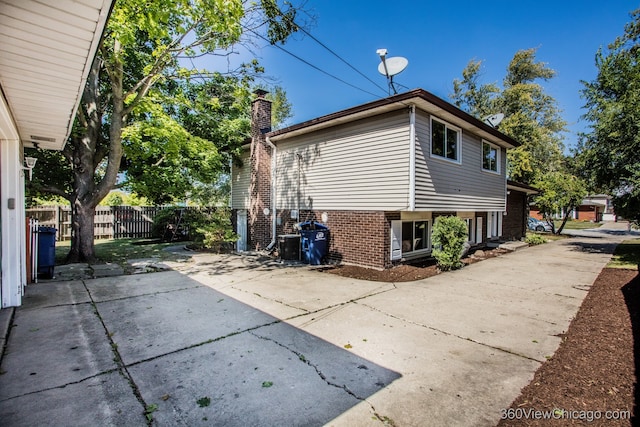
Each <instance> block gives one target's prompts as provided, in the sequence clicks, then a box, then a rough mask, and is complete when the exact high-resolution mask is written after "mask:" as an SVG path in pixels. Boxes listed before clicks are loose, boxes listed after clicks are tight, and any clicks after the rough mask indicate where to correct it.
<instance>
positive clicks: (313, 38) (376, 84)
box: [292, 22, 388, 92]
mask: <svg viewBox="0 0 640 427" xmlns="http://www.w3.org/2000/svg"><path fill="white" fill-rule="evenodd" d="M292 23H293V24H294V25H295V26H296V27H297V28H298V29H299V30H300V31H302V32H303V33H305V34H306V35H307V36H309V37H311V39H312V40H313V41H315V42H316V43H318V44H319V45H320V46H322V47H323V48H325V49H326V50H328V51H329V52H331V54H332V55H333V56H335V57H336V58H338V59H339V60H340V61H342V62H344V63H345V64H347V66H349V68H351V69H352V70H353V71H355V72H356V73H358V74H360V75H361V76H362V77H364V78H365V79H367V80H369V81H370V82H371V83H373V84H374V85H375V86H376V87H377V88H378V89H380V90H382V91H383V92H388V90H387V89H385V88H383V87H382V86H380V85H379V84H378V83H376V82H375V81H373V80H371V79H370V78H369V77H368V76H367V75H365V74H364V73H363V72H362V71H360V70H358V69H357V68H356V67H354V66H353V65H351V64H350V63H349V62H348V61H347V60H346V59H344V58H342V57H341V56H340V55H338V54H337V53H335V52H334V51H333V50H331V48H329V47H328V46H327V45H325V44H324V43H322V42H321V41H320V40H318V39H317V38H315V37H314V36H313V35H311V33H309V32H308V31H307V30H305V29H304V28H303V27H301V26H299V25H298V24H296V23H294V22H292Z"/></svg>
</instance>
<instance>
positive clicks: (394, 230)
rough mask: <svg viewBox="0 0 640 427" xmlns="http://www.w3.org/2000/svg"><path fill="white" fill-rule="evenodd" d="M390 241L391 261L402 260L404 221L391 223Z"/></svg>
mask: <svg viewBox="0 0 640 427" xmlns="http://www.w3.org/2000/svg"><path fill="white" fill-rule="evenodd" d="M389 241H390V242H391V247H390V249H389V254H390V258H391V261H398V260H400V259H402V221H401V220H393V221H391V229H390V234H389Z"/></svg>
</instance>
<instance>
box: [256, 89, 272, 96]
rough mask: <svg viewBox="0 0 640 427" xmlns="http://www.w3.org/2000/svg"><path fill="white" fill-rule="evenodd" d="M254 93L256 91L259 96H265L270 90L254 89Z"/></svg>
mask: <svg viewBox="0 0 640 427" xmlns="http://www.w3.org/2000/svg"><path fill="white" fill-rule="evenodd" d="M253 93H255V94H256V95H258V98H264V96H265V95H266V94H268V93H269V91H268V90H264V89H256V90H254V91H253Z"/></svg>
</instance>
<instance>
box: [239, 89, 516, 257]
mask: <svg viewBox="0 0 640 427" xmlns="http://www.w3.org/2000/svg"><path fill="white" fill-rule="evenodd" d="M257 93H258V99H256V100H255V101H254V103H253V109H252V116H253V126H252V141H251V144H250V145H248V146H247V147H246V148H247V149H246V151H245V154H244V156H243V158H242V165H234V167H233V170H232V202H231V206H232V209H233V210H234V212H235V214H234V215H235V217H234V222H235V225H236V231H237V232H238V233H239V235H240V236H241V239H240V241H239V242H238V249H239V250H245V249H251V250H255V249H264V248H266V247H269V246H273V245H275V244H276V241H277V236H278V235H280V234H286V233H291V232H292V231H293V225H294V224H295V223H296V222H298V221H307V220H316V221H320V222H323V223H325V225H327V226H328V227H329V229H330V236H331V237H330V247H329V255H328V259H329V261H333V262H345V263H352V264H358V265H364V266H369V267H374V268H386V267H389V266H391V265H393V264H394V263H396V262H399V261H402V260H410V259H412V258H417V257H424V256H428V255H429V254H430V253H431V249H432V246H431V230H432V227H433V223H434V221H436V220H437V218H438V217H439V216H443V215H457V216H459V217H461V218H463V219H464V220H465V222H466V223H467V226H468V230H469V241H470V242H471V243H472V244H475V245H483V244H485V243H486V242H488V241H490V240H497V239H499V238H500V237H501V236H502V235H503V226H504V218H508V217H509V214H508V212H507V210H508V209H507V180H506V177H505V172H506V157H507V156H506V152H507V149H509V148H513V147H516V146H518V145H519V143H518V142H516V141H515V140H513V139H512V138H510V137H508V136H506V135H504V134H502V133H501V132H499V131H498V130H496V129H495V128H493V127H491V126H489V125H487V124H486V123H484V122H482V121H480V120H478V119H476V118H474V117H472V116H471V115H469V114H467V113H465V112H464V111H462V110H460V109H458V108H457V107H455V106H453V105H451V104H449V103H448V102H446V101H444V100H442V99H440V98H438V97H436V96H434V95H433V94H431V93H429V92H427V91H425V90H422V89H416V90H412V91H410V92H407V93H403V94H399V95H394V96H391V97H389V98H384V99H380V100H378V101H374V102H370V103H368V104H364V105H360V106H357V107H354V108H350V109H347V110H344V111H339V112H337V113H333V114H329V115H327V116H323V117H319V118H316V119H313V120H310V121H307V122H304V123H300V124H297V125H294V126H291V127H288V128H285V129H280V130H276V131H271V124H270V117H271V104H270V102H269V101H267V100H266V99H265V98H264V94H265V92H263V91H260V92H257ZM514 190H516V189H514ZM520 190H524V192H525V193H526V192H527V191H528V190H527V189H523V188H520ZM514 195H515V194H514ZM523 209H525V208H524V207H522V208H521V210H520V211H519V212H518V213H516V214H514V218H515V217H516V216H517V217H518V218H521V219H522V221H524V216H523V213H522V210H523ZM516 222H517V221H516ZM521 226H522V227H523V228H522V229H523V230H524V225H522V224H521ZM514 227H516V228H517V227H518V225H515V226H514ZM510 234H512V235H513V237H518V236H517V234H518V233H517V232H511V231H510ZM519 237H522V236H519Z"/></svg>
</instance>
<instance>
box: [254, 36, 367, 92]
mask: <svg viewBox="0 0 640 427" xmlns="http://www.w3.org/2000/svg"><path fill="white" fill-rule="evenodd" d="M245 29H246V30H247V31H250V32H252V33H253V34H255V35H256V36H258V37H259V38H261V39H262V40H264V41H266V42H268V43H269V44H271V42H270V41H269V39H267V38H266V37H264V36H263V35H262V34H259V33H258V32H256V31H254V30H252V29H250V28H247V27H245ZM272 45H273V46H275V47H277V48H278V49H280V50H281V51H283V52H285V53H287V54H289V55H291V56H292V57H294V58H295V59H297V60H298V61H300V62H302V63H304V64H306V65H308V66H309V67H311V68H313V69H315V70H317V71H319V72H321V73H322V74H325V75H327V76H329V77H331V78H332V79H335V80H337V81H339V82H341V83H344V84H346V85H347V86H351V87H352V88H354V89H357V90H359V91H361V92H364V93H366V94H369V95H371V96H375V97H378V96H379V95H377V94H375V93H372V92H369V91H368V90H366V89H362V88H361V87H358V86H355V85H353V84H351V83H349V82H347V81H345V80H343V79H341V78H340V77H337V76H335V75H333V74H331V73H329V72H328V71H324V70H323V69H321V68H320V67H318V66H316V65H313V64H312V63H310V62H309V61H307V60H305V59H303V58H301V57H299V56H298V55H296V54H295V53H292V52H289V51H288V50H287V49H285V48H283V47H282V46H280V45H278V44H272Z"/></svg>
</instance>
